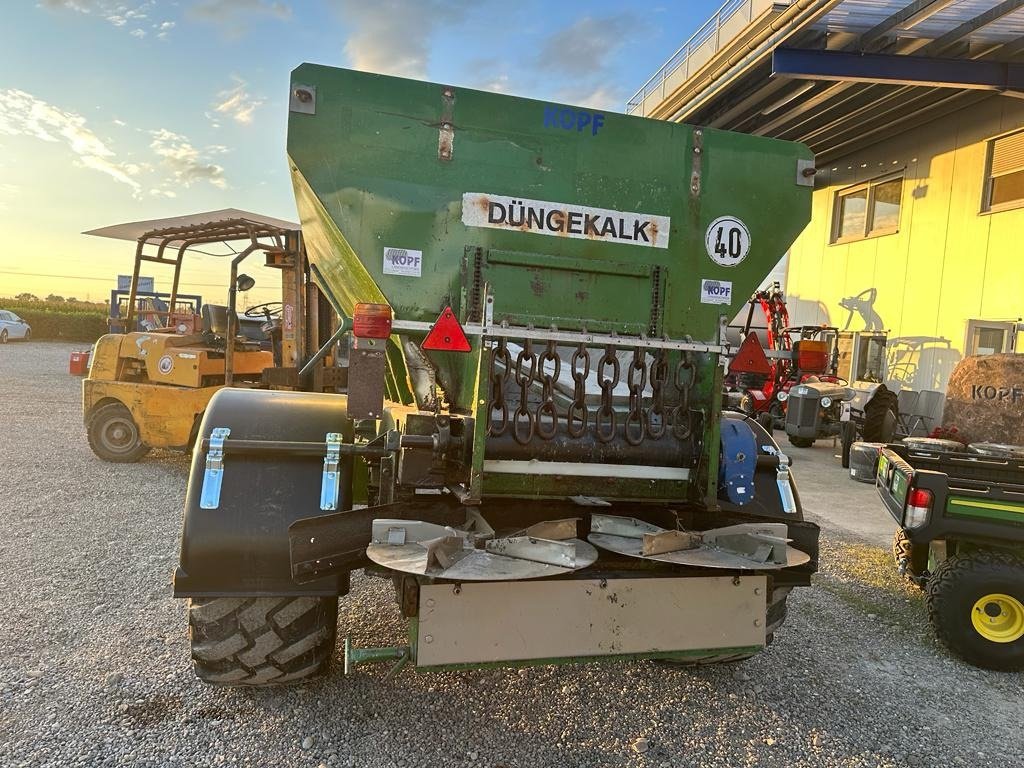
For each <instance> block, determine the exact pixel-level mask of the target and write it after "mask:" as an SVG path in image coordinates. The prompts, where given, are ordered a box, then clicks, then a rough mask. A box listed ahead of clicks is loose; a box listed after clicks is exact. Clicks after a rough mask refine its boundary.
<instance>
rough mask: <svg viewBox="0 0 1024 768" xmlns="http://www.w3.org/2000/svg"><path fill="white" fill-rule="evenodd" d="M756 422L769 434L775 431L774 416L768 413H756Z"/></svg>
mask: <svg viewBox="0 0 1024 768" xmlns="http://www.w3.org/2000/svg"><path fill="white" fill-rule="evenodd" d="M757 423H758V424H760V425H761V427H762V428H763V429H764V431H765V432H767V433H768V434H769V435H770V434H772V433H773V432H774V431H775V417H774V416H772V415H771V414H770V413H767V412H766V413H759V414H758V415H757Z"/></svg>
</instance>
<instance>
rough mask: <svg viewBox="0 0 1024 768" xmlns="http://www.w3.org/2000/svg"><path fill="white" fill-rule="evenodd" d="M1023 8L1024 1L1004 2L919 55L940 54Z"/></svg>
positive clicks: (938, 40) (942, 38) (947, 35)
mask: <svg viewBox="0 0 1024 768" xmlns="http://www.w3.org/2000/svg"><path fill="white" fill-rule="evenodd" d="M1021 7H1024V0H1004V2H1002V3H1000V4H999V5H997V6H995V7H994V8H991V9H989V10H987V11H985V13H982V14H980V15H978V16H975V17H974V18H973V19H970V20H969V21H965V22H964V23H963V24H961V25H960V26H958V27H954V28H953V29H951V30H950V31H949V32H947V33H946V34H944V35H942V36H940V37H937V38H935V39H934V40H932V41H931V42H930V43H928V45H926V46H924V47H923V48H921V49H920V50H919V51H918V53H919V54H920V55H922V56H931V55H932V54H935V53H938V52H939V51H941V50H942V49H943V48H945V47H946V46H948V45H952V44H953V43H955V42H957V41H959V40H963V39H964V38H965V37H967V36H968V35H970V34H971V33H972V32H977V31H978V30H979V29H981V28H982V27H987V26H988V25H989V24H991V23H993V22H995V21H999V20H1000V19H1001V18H1003V17H1004V16H1007V15H1009V14H1011V13H1013V12H1014V11H1016V10H1017V9H1018V8H1021Z"/></svg>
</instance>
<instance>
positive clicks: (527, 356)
mask: <svg viewBox="0 0 1024 768" xmlns="http://www.w3.org/2000/svg"><path fill="white" fill-rule="evenodd" d="M526 361H529V363H530V372H529V374H527V373H524V371H523V364H524V362H526ZM536 374H537V358H536V357H535V356H534V354H533V341H532V340H530V339H526V342H525V344H523V348H522V349H521V350H520V351H519V354H518V355H516V367H515V374H514V375H515V379H516V384H518V385H519V407H518V408H516V412H515V413H514V414H512V437H514V438H515V440H516V442H517V443H519V444H520V445H526V444H527V443H529V442H530V440H532V439H533V434H534V431H535V430H536V422H534V419H533V414H532V413H530V409H529V408H528V407H527V401H528V400H529V397H530V384H531V383H532V382H533V378H534V376H536ZM524 419H525V420H526V425H527V427H528V429H527V432H526V435H525V436H523V434H522V433H521V431H520V424H522V423H523V420H524Z"/></svg>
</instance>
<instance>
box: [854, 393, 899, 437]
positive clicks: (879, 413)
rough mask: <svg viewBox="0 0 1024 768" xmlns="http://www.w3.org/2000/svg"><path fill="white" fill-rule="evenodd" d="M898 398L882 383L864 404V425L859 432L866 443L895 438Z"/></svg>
mask: <svg viewBox="0 0 1024 768" xmlns="http://www.w3.org/2000/svg"><path fill="white" fill-rule="evenodd" d="M897 402H898V398H897V397H896V393H895V392H892V391H891V390H890V389H889V388H888V387H886V386H885V385H884V384H881V385H879V387H878V389H876V390H875V394H874V395H872V397H871V399H870V400H868V402H867V405H865V406H864V426H863V428H862V429H861V434H862V435H863V436H864V442H866V443H891V442H892V441H893V440H894V439H896V424H897V416H898V413H899V411H898V407H899V406H898V405H897Z"/></svg>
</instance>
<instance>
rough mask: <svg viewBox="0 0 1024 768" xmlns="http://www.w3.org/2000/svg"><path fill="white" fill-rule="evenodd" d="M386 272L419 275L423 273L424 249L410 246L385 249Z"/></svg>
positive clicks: (409, 275) (411, 275) (387, 273)
mask: <svg viewBox="0 0 1024 768" xmlns="http://www.w3.org/2000/svg"><path fill="white" fill-rule="evenodd" d="M383 271H384V274H385V275H404V276H405V277H419V276H420V275H421V274H423V251H414V250H411V249H409V248H385V249H384V270H383Z"/></svg>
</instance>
